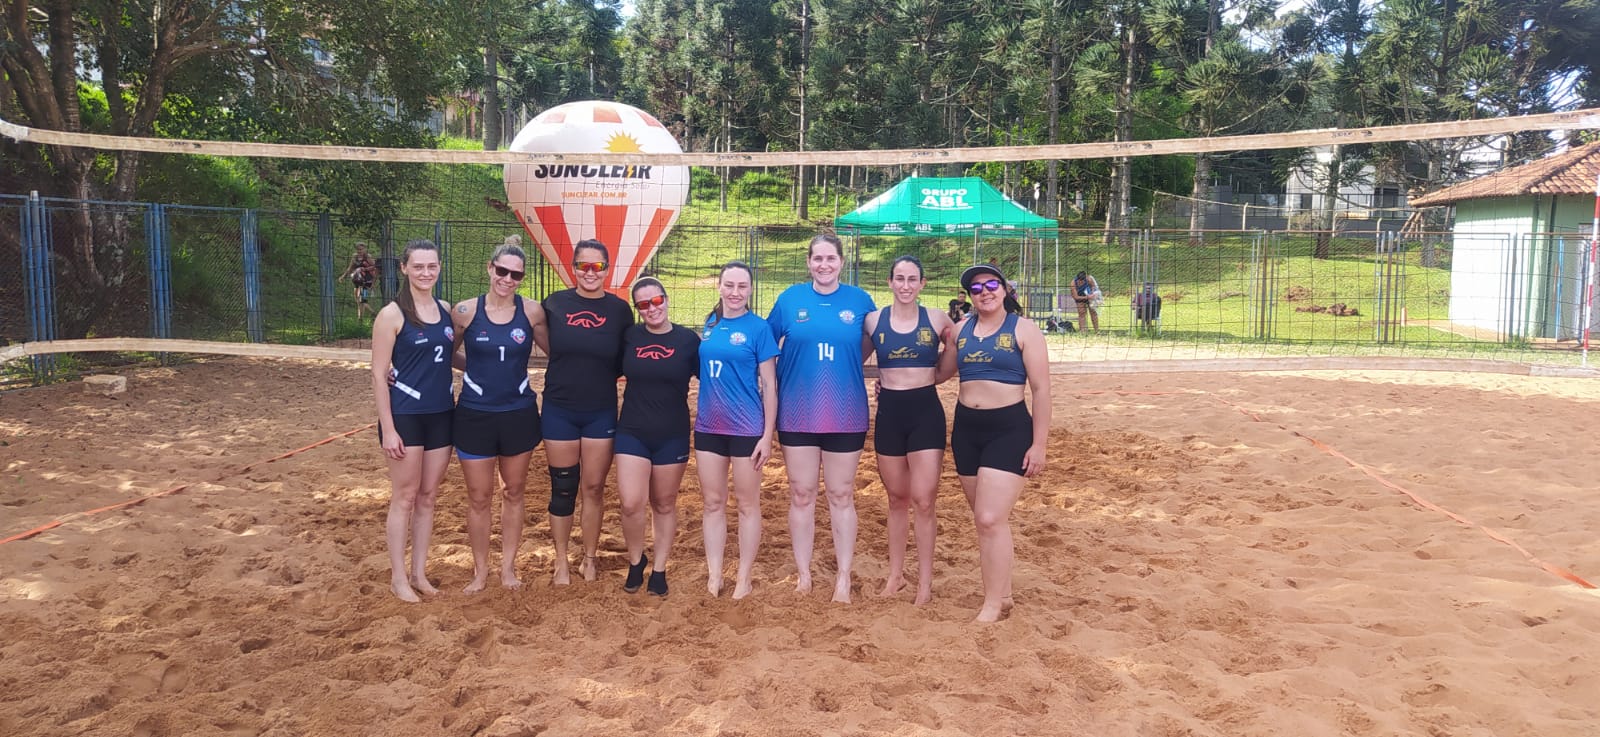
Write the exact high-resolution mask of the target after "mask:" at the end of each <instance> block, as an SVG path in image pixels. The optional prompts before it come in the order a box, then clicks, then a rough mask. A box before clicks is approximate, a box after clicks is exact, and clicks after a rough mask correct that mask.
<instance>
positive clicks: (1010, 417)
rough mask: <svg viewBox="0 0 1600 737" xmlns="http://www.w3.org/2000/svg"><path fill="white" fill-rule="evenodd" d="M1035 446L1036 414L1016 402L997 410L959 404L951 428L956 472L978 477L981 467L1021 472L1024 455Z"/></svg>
mask: <svg viewBox="0 0 1600 737" xmlns="http://www.w3.org/2000/svg"><path fill="white" fill-rule="evenodd" d="M1031 447H1033V416H1032V415H1030V414H1028V405H1026V404H1023V403H1022V402H1017V403H1016V404H1013V405H1011V406H1009V407H1000V408H998V409H973V408H971V407H968V406H966V405H964V404H961V403H959V402H958V403H956V419H955V422H952V423H951V428H950V454H951V455H952V456H954V457H955V462H956V475H958V476H977V475H978V469H979V468H993V469H997V470H1000V471H1005V472H1006V473H1014V474H1016V475H1018V476H1021V475H1022V457H1023V456H1024V455H1027V453H1028V448H1031Z"/></svg>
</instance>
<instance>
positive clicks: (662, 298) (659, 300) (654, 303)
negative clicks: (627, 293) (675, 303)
mask: <svg viewBox="0 0 1600 737" xmlns="http://www.w3.org/2000/svg"><path fill="white" fill-rule="evenodd" d="M666 303H667V295H665V294H658V295H656V296H654V297H650V298H649V299H641V300H639V301H638V302H634V303H633V306H634V308H636V309H638V310H639V311H640V312H644V311H645V310H648V309H650V308H651V307H660V306H661V305H664V304H666Z"/></svg>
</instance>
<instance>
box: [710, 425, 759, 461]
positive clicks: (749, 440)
mask: <svg viewBox="0 0 1600 737" xmlns="http://www.w3.org/2000/svg"><path fill="white" fill-rule="evenodd" d="M759 442H761V437H760V436H751V435H719V434H717V433H712V432H700V431H699V430H696V431H695V433H694V449H695V450H697V451H698V450H703V451H705V452H707V453H714V454H716V455H719V456H724V457H727V458H749V457H750V454H751V453H754V452H756V443H759Z"/></svg>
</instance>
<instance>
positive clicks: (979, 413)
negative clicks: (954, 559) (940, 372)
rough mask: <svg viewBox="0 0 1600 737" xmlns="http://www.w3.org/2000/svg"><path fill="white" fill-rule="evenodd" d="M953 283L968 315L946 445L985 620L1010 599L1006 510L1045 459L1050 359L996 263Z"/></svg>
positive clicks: (963, 326)
mask: <svg viewBox="0 0 1600 737" xmlns="http://www.w3.org/2000/svg"><path fill="white" fill-rule="evenodd" d="M961 288H962V289H965V290H967V292H968V293H969V294H971V295H972V302H973V315H972V317H971V318H970V319H968V320H966V321H964V322H963V323H962V324H961V326H960V333H959V335H958V336H957V338H956V369H957V372H958V374H959V375H960V377H961V388H960V392H959V394H958V395H957V399H956V412H955V420H954V422H953V423H952V427H951V431H950V451H951V454H952V455H953V456H954V459H955V466H956V475H957V476H958V477H959V478H960V479H961V491H962V493H964V494H966V497H967V502H968V503H969V504H970V505H971V506H972V518H973V523H974V524H975V525H976V526H977V529H978V561H979V565H980V567H981V569H982V580H983V607H982V608H981V609H979V610H978V616H977V621H979V622H993V621H996V620H998V619H1000V617H1001V615H1002V614H1003V613H1004V611H1005V610H1006V609H1007V608H1009V607H1010V604H1011V567H1012V561H1013V548H1012V541H1011V521H1010V517H1011V509H1012V507H1014V506H1016V503H1017V497H1018V496H1019V495H1021V493H1022V487H1023V484H1024V483H1026V480H1027V479H1028V478H1031V477H1032V476H1034V475H1035V474H1037V473H1039V471H1041V470H1042V469H1043V468H1044V465H1045V445H1046V442H1047V440H1048V439H1049V431H1050V361H1049V356H1048V354H1047V352H1046V351H1047V349H1046V346H1045V341H1044V334H1043V333H1041V332H1040V331H1039V328H1038V326H1036V325H1034V324H1033V321H1032V320H1028V319H1027V318H1024V317H1022V316H1021V315H1019V314H1017V311H1016V310H1015V308H1014V307H1012V306H1011V305H1008V304H1007V300H1006V298H1005V295H1006V281H1005V275H1004V274H1002V273H1000V270H999V269H998V268H997V267H995V266H993V265H990V264H978V265H976V266H972V267H970V268H968V269H967V270H966V271H964V272H962V273H961ZM1013 304H1014V303H1013ZM1025 387H1026V393H1027V394H1031V395H1032V399H1033V413H1032V414H1031V415H1030V414H1029V412H1028V404H1027V402H1026V401H1025V392H1024V388H1025Z"/></svg>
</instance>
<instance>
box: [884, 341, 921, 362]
mask: <svg viewBox="0 0 1600 737" xmlns="http://www.w3.org/2000/svg"><path fill="white" fill-rule="evenodd" d="M916 357H917V351H916V349H915V348H912V347H911V346H908V345H903V346H900V347H899V348H896V349H894V350H892V351H889V360H891V361H909V360H911V359H913V358H916Z"/></svg>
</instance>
